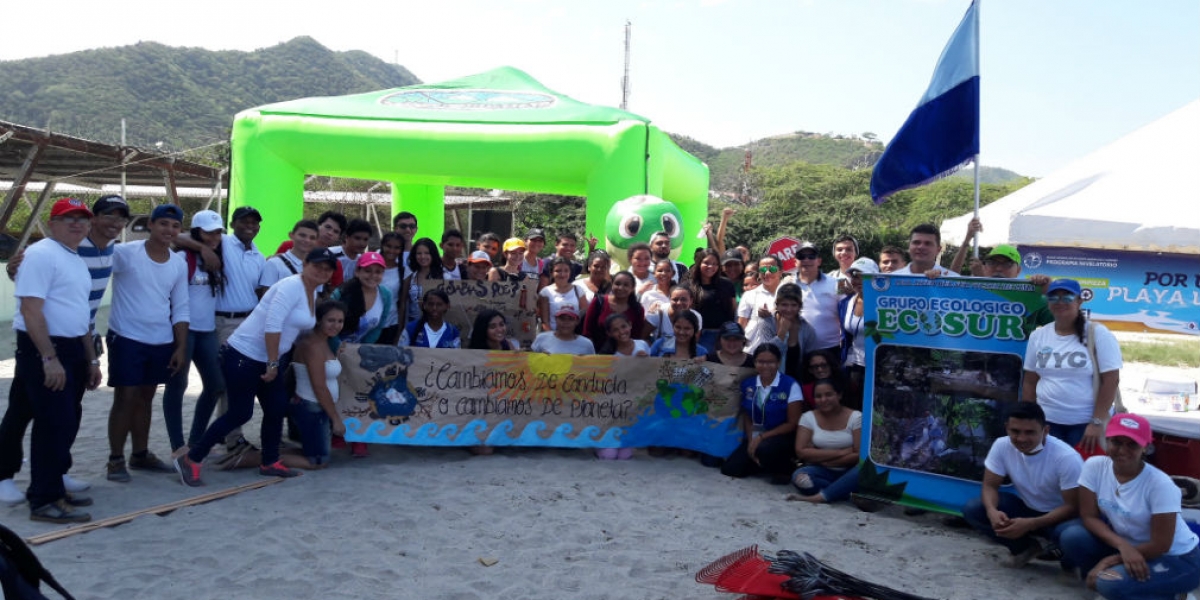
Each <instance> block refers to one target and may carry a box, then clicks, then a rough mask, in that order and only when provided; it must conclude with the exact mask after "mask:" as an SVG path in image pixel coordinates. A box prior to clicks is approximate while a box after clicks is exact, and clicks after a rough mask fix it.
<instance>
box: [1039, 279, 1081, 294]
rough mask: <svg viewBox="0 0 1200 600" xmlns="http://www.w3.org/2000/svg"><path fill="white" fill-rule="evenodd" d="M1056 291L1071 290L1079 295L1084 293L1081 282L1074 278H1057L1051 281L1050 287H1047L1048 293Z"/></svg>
mask: <svg viewBox="0 0 1200 600" xmlns="http://www.w3.org/2000/svg"><path fill="white" fill-rule="evenodd" d="M1054 292H1071V293H1072V294H1075V295H1076V296H1078V295H1079V294H1081V293H1082V290H1081V289H1080V287H1079V282H1078V281H1075V280H1074V279H1055V280H1054V281H1051V282H1050V287H1048V288H1046V293H1047V294H1053V293H1054Z"/></svg>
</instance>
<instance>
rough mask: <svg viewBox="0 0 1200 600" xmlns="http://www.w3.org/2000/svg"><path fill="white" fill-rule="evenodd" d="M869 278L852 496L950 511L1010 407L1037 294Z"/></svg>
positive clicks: (959, 281)
mask: <svg viewBox="0 0 1200 600" xmlns="http://www.w3.org/2000/svg"><path fill="white" fill-rule="evenodd" d="M869 277H870V279H869V280H868V281H867V282H866V283H865V284H864V286H863V291H864V294H863V298H864V306H863V310H864V312H863V316H864V321H865V327H866V331H865V333H866V336H867V343H866V352H867V356H868V359H867V361H866V362H867V371H866V382H867V383H866V389H865V390H864V399H863V430H862V440H863V445H862V448H861V458H862V464H861V466H860V468H861V469H862V471H861V473H860V479H859V493H860V494H864V495H866V496H868V497H873V498H878V499H882V500H888V501H893V502H899V503H902V504H908V505H913V506H922V507H927V508H942V509H945V510H958V508H960V507H961V506H962V505H963V504H964V503H965V502H966V501H967V500H969V499H971V498H976V497H978V496H979V489H980V483H981V482H982V481H983V470H984V467H983V461H984V458H986V457H987V452H988V450H989V449H990V448H991V445H992V442H993V441H994V440H995V439H996V438H997V437H999V436H1001V435H1004V426H1003V423H1002V419H1003V415H1004V413H1005V411H1006V409H1007V408H1008V407H1009V406H1010V405H1011V404H1012V403H1014V402H1017V401H1018V397H1019V394H1020V390H1021V377H1022V374H1023V368H1022V363H1023V360H1024V356H1025V345H1026V340H1027V339H1028V336H1029V334H1030V333H1032V331H1033V329H1035V328H1036V326H1037V324H1036V322H1035V320H1034V319H1031V318H1028V317H1029V315H1030V314H1031V313H1033V312H1035V311H1036V310H1037V309H1038V308H1039V307H1040V306H1041V305H1042V304H1043V303H1044V302H1043V300H1042V298H1041V294H1040V292H1039V291H1038V290H1037V288H1035V287H1034V286H1033V285H1032V284H1030V283H1028V282H1024V281H1016V280H1010V279H983V278H969V277H964V278H939V279H928V278H925V277H912V276H890V275H876V276H869Z"/></svg>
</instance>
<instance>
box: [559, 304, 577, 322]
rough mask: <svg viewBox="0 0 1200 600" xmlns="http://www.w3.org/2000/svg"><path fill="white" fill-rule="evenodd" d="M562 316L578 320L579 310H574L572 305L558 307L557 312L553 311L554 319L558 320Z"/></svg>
mask: <svg viewBox="0 0 1200 600" xmlns="http://www.w3.org/2000/svg"><path fill="white" fill-rule="evenodd" d="M563 315H566V316H568V317H575V318H576V319H578V318H579V309H577V308H575V306H574V305H572V304H563V305H560V306H559V307H558V310H556V311H554V316H555V318H558V317H561V316H563Z"/></svg>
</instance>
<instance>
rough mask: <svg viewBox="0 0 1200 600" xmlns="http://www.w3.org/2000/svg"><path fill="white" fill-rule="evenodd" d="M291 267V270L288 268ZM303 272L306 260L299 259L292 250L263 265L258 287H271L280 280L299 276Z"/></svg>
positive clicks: (268, 260) (274, 257)
mask: <svg viewBox="0 0 1200 600" xmlns="http://www.w3.org/2000/svg"><path fill="white" fill-rule="evenodd" d="M289 265H290V266H291V268H288V267H289ZM293 269H294V270H293ZM303 270H304V259H302V258H298V257H297V256H296V255H295V254H292V252H291V251H290V250H289V251H287V252H284V253H283V254H280V255H278V256H272V257H271V258H268V259H267V263H266V264H265V265H263V269H262V275H259V277H258V287H271V286H273V285H275V283H276V282H278V281H279V280H281V279H284V278H287V277H291V276H292V275H298V274H299V273H300V272H301V271H303Z"/></svg>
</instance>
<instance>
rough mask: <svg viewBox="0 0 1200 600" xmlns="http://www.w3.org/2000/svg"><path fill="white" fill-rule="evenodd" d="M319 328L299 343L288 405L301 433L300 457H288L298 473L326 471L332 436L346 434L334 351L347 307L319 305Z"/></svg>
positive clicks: (330, 303) (287, 461) (335, 303)
mask: <svg viewBox="0 0 1200 600" xmlns="http://www.w3.org/2000/svg"><path fill="white" fill-rule="evenodd" d="M316 317H317V324H316V325H315V326H314V327H313V328H312V330H311V331H309V332H308V333H307V334H305V335H303V336H301V337H300V339H299V340H297V341H296V351H295V353H294V356H293V357H292V358H293V360H292V372H293V373H294V374H295V376H296V394H295V395H294V396H292V399H291V403H290V404H289V405H288V416H289V417H291V418H292V420H293V421H295V423H296V427H297V428H298V429H299V430H300V444H301V451H300V453H299V454H292V453H288V454H284V455H283V456H282V459H283V462H284V464H286V465H287V466H289V467H292V468H294V469H323V468H325V467H326V466H328V464H329V454H330V446H331V443H330V442H331V438H330V435H331V434H332V435H336V436H338V437H341V436H343V435H345V434H346V425H345V424H343V423H342V417H341V415H339V414H338V412H337V406H336V402H337V398H338V375H341V373H342V363H341V362H339V361H338V359H337V355H335V354H334V352H333V350H332V349H330V343H329V342H330V340H336V339H337V335H338V333H340V332H341V331H342V325H343V322H344V320H345V318H346V305H345V304H343V303H341V302H338V301H336V300H326V301H325V302H322V303H320V304H318V305H317V311H316Z"/></svg>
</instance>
